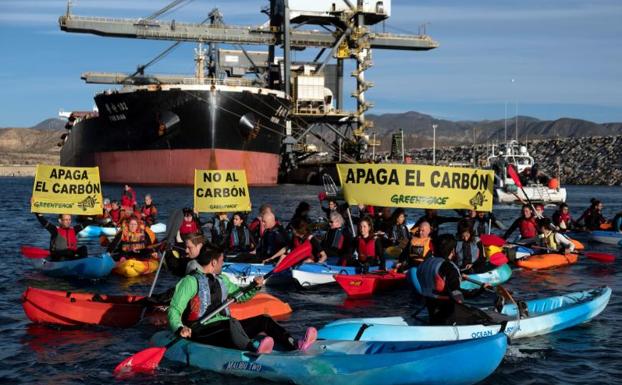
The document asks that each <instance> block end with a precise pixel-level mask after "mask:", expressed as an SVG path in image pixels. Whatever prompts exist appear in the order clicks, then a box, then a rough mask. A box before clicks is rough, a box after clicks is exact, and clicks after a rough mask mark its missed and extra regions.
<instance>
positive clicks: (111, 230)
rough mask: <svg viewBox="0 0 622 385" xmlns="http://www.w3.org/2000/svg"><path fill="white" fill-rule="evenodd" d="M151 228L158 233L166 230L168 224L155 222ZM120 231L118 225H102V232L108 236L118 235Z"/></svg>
mask: <svg viewBox="0 0 622 385" xmlns="http://www.w3.org/2000/svg"><path fill="white" fill-rule="evenodd" d="M149 228H150V229H151V231H153V232H154V233H156V234H160V233H165V232H166V224H164V223H155V224H153V225H152V226H150V227H149ZM118 231H119V228H118V227H102V228H101V233H102V234H103V235H105V236H107V237H114V236H115V235H117V232H118Z"/></svg>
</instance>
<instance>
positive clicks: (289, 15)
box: [59, 0, 438, 169]
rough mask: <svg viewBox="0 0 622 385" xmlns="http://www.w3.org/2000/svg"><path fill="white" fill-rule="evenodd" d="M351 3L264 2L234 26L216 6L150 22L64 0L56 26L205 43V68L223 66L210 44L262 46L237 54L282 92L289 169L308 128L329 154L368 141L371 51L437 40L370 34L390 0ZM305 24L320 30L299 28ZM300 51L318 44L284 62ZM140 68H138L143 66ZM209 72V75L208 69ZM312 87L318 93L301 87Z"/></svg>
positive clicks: (105, 79)
mask: <svg viewBox="0 0 622 385" xmlns="http://www.w3.org/2000/svg"><path fill="white" fill-rule="evenodd" d="M179 2H180V1H179V0H176V1H174V2H173V3H171V4H169V5H168V6H167V7H165V9H168V8H172V7H174V6H177V5H178V4H177V3H179ZM355 3H356V4H352V3H351V2H350V0H341V1H339V0H313V1H309V0H270V5H269V8H268V9H266V10H265V13H266V14H268V16H269V22H268V23H266V24H265V25H259V26H235V25H225V24H224V23H223V22H222V15H221V14H220V13H219V12H218V13H217V14H216V16H217V17H215V16H214V15H213V13H214V11H212V13H211V14H210V19H211V23H209V24H206V23H205V22H203V23H182V22H177V21H175V20H170V21H168V20H158V19H156V18H155V17H154V16H157V15H159V14H160V13H156V14H154V16H150V17H147V18H143V19H118V18H102V17H86V16H76V15H73V14H71V3H70V2H69V3H68V6H67V12H66V14H65V15H63V16H61V17H60V18H59V25H60V29H61V30H63V31H66V32H73V33H88V34H95V35H100V36H106V37H122V38H135V39H149V40H168V41H174V42H197V43H201V44H202V43H209V44H210V49H209V50H208V51H209V52H210V53H211V56H210V57H211V59H210V60H209V63H210V68H213V66H215V65H218V64H223V63H220V62H218V60H214V59H213V54H214V52H215V48H214V47H215V46H214V45H215V44H231V45H240V46H242V45H261V46H267V47H268V55H267V57H264V56H261V55H260V54H259V53H257V52H255V53H254V54H253V55H254V56H252V55H251V54H249V53H248V52H247V51H246V50H244V48H242V47H240V48H242V53H243V55H242V54H240V57H243V58H244V59H247V60H248V62H249V67H252V68H253V70H255V71H257V72H261V73H262V74H263V75H264V76H265V78H267V83H268V87H270V88H272V89H279V90H281V91H284V92H285V94H287V95H288V96H289V97H290V98H291V99H292V111H290V113H289V116H288V121H287V124H286V127H287V128H286V137H285V139H284V140H283V148H284V155H285V156H284V159H285V162H286V165H285V166H286V169H291V168H292V167H295V165H296V160H297V159H300V155H301V154H300V151H299V150H300V148H301V146H300V145H299V144H300V143H303V142H304V141H305V138H306V135H307V134H309V133H311V134H313V135H315V136H316V137H317V138H318V139H320V140H322V141H324V142H325V143H326V144H327V145H329V147H330V146H332V149H333V150H335V152H336V150H337V148H336V146H337V145H336V142H337V141H338V142H339V152H340V153H341V152H342V151H341V150H342V149H341V144H342V143H344V142H345V143H348V144H353V143H355V144H356V146H355V147H356V154H354V156H355V157H357V158H359V159H360V158H361V157H364V156H365V153H366V150H367V145H368V144H369V139H368V135H366V134H365V133H366V131H367V130H368V129H369V128H370V127H371V126H372V124H371V122H370V121H368V120H366V118H365V113H366V112H367V111H368V110H369V108H371V107H372V106H373V104H372V103H371V102H369V101H368V100H366V97H365V93H366V91H367V90H368V89H369V88H371V87H372V86H373V83H372V82H370V81H368V80H366V78H365V71H366V70H367V69H369V68H370V67H371V66H372V50H374V49H382V50H400V51H427V50H431V49H434V48H437V47H438V43H437V42H436V41H434V40H433V39H432V38H430V37H429V36H428V35H426V34H425V33H423V34H417V35H414V34H413V35H407V34H391V33H376V32H372V31H371V30H370V28H369V26H370V25H373V24H377V23H379V22H381V21H385V20H386V19H388V18H389V16H390V9H391V2H390V0H384V1H373V0H357V1H356V2H355ZM313 25H314V26H319V27H320V28H322V29H323V31H320V30H309V29H304V28H305V27H306V26H313ZM277 47H281V48H282V52H283V56H282V57H281V58H277V56H276V48H277ZM305 49H320V52H319V53H318V54H317V56H316V57H315V59H314V60H313V61H312V62H308V63H292V60H291V51H292V50H305ZM200 50H202V49H201V48H200ZM326 51H328V53H326ZM201 52H202V51H201ZM333 58H334V59H336V65H333V66H332V67H331V66H329V65H328V62H329V61H330V60H331V59H333ZM347 59H353V60H354V61H355V63H356V68H355V70H354V71H353V72H352V73H351V76H352V77H354V78H355V79H356V89H355V90H354V91H353V92H352V96H353V97H354V98H355V99H356V106H357V107H356V110H355V111H344V110H343V91H342V90H343V86H342V84H343V68H344V65H343V64H344V63H343V61H344V60H347ZM328 68H331V69H332V70H333V71H334V72H335V77H336V81H335V84H334V88H335V90H336V93H337V95H336V97H335V100H336V104H337V106H336V108H330V107H327V106H326V105H325V104H326V103H325V101H326V100H330V99H331V98H332V95H326V94H325V93H324V94H322V91H321V90H322V89H324V80H325V72H326V70H327V69H328ZM139 69H140V67H139ZM142 70H143V71H142V72H144V68H142ZM138 72H141V71H138ZM242 72H244V71H242ZM209 73H210V75H212V76H213V75H214V72H213V71H212V70H210V71H209ZM82 77H83V78H84V79H85V80H86V81H87V82H94V83H120V84H123V83H126V82H127V81H128V79H132V78H134V76H131V77H128V76H124V75H123V74H118V73H115V74H106V73H86V74H83V75H82ZM141 79H142V81H149V80H148V79H147V80H145V78H141ZM157 81H159V82H173V83H174V82H182V81H187V79H182V78H179V77H171V76H168V77H167V76H165V75H162V76H160V79H159V80H157ZM292 88H293V89H292ZM314 89H316V90H317V89H319V90H320V92H315V93H314V92H309V90H314ZM310 94H314V96H309V95H310ZM322 101H324V102H322ZM316 127H326V128H328V129H329V130H331V131H333V132H334V133H335V138H336V140H335V141H334V142H327V141H326V139H325V135H320V134H318V133H317V132H316V133H314V132H313V129H314V128H316ZM302 147H304V146H302ZM350 147H351V148H352V146H350Z"/></svg>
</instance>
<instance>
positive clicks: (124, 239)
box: [121, 224, 147, 253]
mask: <svg viewBox="0 0 622 385" xmlns="http://www.w3.org/2000/svg"><path fill="white" fill-rule="evenodd" d="M146 239H147V238H146V233H145V226H144V225H143V224H139V225H138V229H137V231H136V232H132V231H130V228H129V226H127V225H124V226H122V228H121V251H124V252H132V253H135V252H138V251H140V250H142V249H144V248H145V247H146V246H147V245H146Z"/></svg>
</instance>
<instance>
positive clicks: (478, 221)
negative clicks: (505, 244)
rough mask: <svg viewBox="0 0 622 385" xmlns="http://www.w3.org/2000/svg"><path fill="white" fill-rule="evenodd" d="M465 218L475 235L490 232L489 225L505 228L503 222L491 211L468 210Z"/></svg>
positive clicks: (500, 228)
mask: <svg viewBox="0 0 622 385" xmlns="http://www.w3.org/2000/svg"><path fill="white" fill-rule="evenodd" d="M465 219H466V220H468V221H469V223H470V224H471V226H472V227H473V231H474V233H475V235H477V236H479V235H482V234H486V233H490V231H491V229H490V227H495V228H497V229H499V230H505V226H504V225H503V223H502V222H501V221H499V220H498V219H497V218H496V217H495V215H494V214H493V213H492V212H490V213H487V212H484V211H475V210H468V211H467V214H466V216H465Z"/></svg>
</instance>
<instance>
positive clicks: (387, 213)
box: [374, 207, 395, 246]
mask: <svg viewBox="0 0 622 385" xmlns="http://www.w3.org/2000/svg"><path fill="white" fill-rule="evenodd" d="M394 223H395V218H394V217H393V211H392V210H391V207H383V208H382V210H380V211H379V216H378V217H377V218H376V220H375V221H374V229H376V232H382V233H384V234H386V235H387V238H386V239H387V240H388V237H389V236H390V234H391V229H392V228H393V225H394ZM386 246H389V243H388V242H387V245H386Z"/></svg>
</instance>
